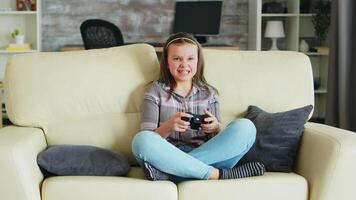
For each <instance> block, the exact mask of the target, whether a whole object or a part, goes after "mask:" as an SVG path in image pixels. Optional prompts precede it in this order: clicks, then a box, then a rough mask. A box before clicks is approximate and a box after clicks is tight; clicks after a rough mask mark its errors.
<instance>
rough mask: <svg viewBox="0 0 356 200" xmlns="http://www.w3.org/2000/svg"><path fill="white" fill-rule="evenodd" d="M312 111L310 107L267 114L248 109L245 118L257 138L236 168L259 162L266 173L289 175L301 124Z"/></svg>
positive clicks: (252, 108)
mask: <svg viewBox="0 0 356 200" xmlns="http://www.w3.org/2000/svg"><path fill="white" fill-rule="evenodd" d="M312 109H313V106H312V105H308V106H305V107H302V108H297V109H294V110H290V111H286V112H278V113H268V112H265V111H263V110H262V109H260V108H258V107H256V106H249V107H248V111H247V114H246V116H245V118H247V119H250V120H251V121H252V122H253V123H254V124H255V126H256V129H257V136H256V141H255V143H254V145H253V146H252V148H251V149H250V150H249V151H248V152H247V154H246V155H244V156H243V157H242V159H241V160H240V161H239V163H238V165H240V164H243V163H246V162H252V161H259V162H261V163H263V164H264V165H265V167H266V171H273V172H291V171H293V168H294V161H295V158H296V156H297V153H298V149H299V141H300V138H301V136H302V134H303V132H304V124H305V123H306V122H307V120H308V116H309V114H310V112H311V110H312Z"/></svg>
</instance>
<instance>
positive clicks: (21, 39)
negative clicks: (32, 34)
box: [15, 35, 25, 44]
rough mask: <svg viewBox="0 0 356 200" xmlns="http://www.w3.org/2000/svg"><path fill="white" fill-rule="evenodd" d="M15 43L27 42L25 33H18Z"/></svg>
mask: <svg viewBox="0 0 356 200" xmlns="http://www.w3.org/2000/svg"><path fill="white" fill-rule="evenodd" d="M15 43H16V44H24V43H25V36H24V35H16V37H15Z"/></svg>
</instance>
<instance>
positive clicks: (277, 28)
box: [265, 21, 285, 51]
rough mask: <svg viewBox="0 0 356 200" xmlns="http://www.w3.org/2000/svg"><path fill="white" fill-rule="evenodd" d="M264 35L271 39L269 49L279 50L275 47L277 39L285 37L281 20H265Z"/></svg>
mask: <svg viewBox="0 0 356 200" xmlns="http://www.w3.org/2000/svg"><path fill="white" fill-rule="evenodd" d="M265 37H266V38H271V39H272V46H271V49H270V50H277V51H278V50H279V49H278V47H277V39H278V38H283V37H285V34H284V29H283V22H282V21H267V25H266V30H265Z"/></svg>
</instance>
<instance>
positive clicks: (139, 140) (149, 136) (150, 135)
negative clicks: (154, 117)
mask: <svg viewBox="0 0 356 200" xmlns="http://www.w3.org/2000/svg"><path fill="white" fill-rule="evenodd" d="M155 137H157V134H156V133H155V132H153V131H140V132H138V133H137V134H136V135H135V137H134V138H133V140H132V153H133V154H134V155H135V156H138V155H140V154H141V153H142V152H145V151H147V148H150V147H149V145H150V144H152V140H153V139H154V138H155Z"/></svg>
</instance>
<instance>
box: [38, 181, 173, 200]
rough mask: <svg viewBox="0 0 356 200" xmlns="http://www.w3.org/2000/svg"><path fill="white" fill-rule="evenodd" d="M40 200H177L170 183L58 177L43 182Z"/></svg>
mask: <svg viewBox="0 0 356 200" xmlns="http://www.w3.org/2000/svg"><path fill="white" fill-rule="evenodd" d="M41 192H42V199H43V200H64V199H66V200H79V199H85V200H98V199H104V200H118V199H125V200H137V199H144V200H178V192H177V186H176V185H175V184H174V183H172V182H170V181H148V180H141V179H135V178H127V177H100V176H99V177H98V176H96V177H93V176H80V177H78V176H57V177H51V178H47V179H45V180H44V182H43V184H42V190H41Z"/></svg>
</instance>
